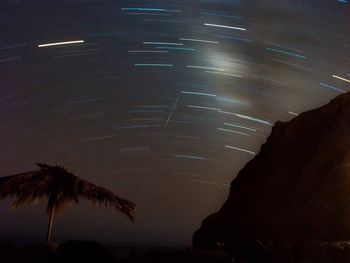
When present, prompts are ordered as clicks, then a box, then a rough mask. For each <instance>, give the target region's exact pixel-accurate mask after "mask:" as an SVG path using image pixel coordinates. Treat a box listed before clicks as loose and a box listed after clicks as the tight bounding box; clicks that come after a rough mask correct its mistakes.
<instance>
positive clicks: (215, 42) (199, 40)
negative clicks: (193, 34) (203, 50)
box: [179, 37, 220, 44]
mask: <svg viewBox="0 0 350 263" xmlns="http://www.w3.org/2000/svg"><path fill="white" fill-rule="evenodd" d="M179 40H183V41H193V42H202V43H210V44H219V43H220V42H218V41H210V40H203V39H194V38H182V37H181V38H179Z"/></svg>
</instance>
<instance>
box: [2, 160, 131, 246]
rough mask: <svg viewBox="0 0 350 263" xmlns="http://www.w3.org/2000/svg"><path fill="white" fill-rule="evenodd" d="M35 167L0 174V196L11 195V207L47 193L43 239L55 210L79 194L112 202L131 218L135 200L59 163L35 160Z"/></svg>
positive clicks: (91, 198)
mask: <svg viewBox="0 0 350 263" xmlns="http://www.w3.org/2000/svg"><path fill="white" fill-rule="evenodd" d="M37 165H38V166H39V167H40V169H39V170H35V171H31V172H27V173H20V174H16V175H10V176H6V177H0V198H5V197H7V196H13V197H15V201H14V202H13V204H12V207H14V208H17V207H19V206H20V205H22V204H25V203H29V202H33V201H36V200H41V199H43V198H45V197H47V199H48V202H47V208H46V212H47V213H48V214H49V225H48V230H47V241H50V239H51V229H52V222H53V217H54V214H55V211H56V212H57V211H61V210H63V208H64V207H65V206H66V205H67V204H68V203H70V202H75V203H78V202H79V198H80V197H82V198H85V199H87V200H89V201H90V202H91V203H92V204H93V205H102V204H105V205H106V206H107V205H112V206H113V207H114V208H115V209H117V210H119V211H120V212H122V213H123V214H125V215H126V216H127V217H129V219H130V220H132V221H133V220H134V212H135V208H136V206H135V204H134V203H132V202H130V201H128V200H126V199H123V198H120V197H119V196H117V195H115V194H114V193H113V192H111V191H109V190H107V189H105V188H103V187H100V186H97V185H95V184H93V183H90V182H87V181H85V180H83V179H81V178H79V177H78V176H76V175H75V174H73V173H71V172H70V171H69V170H68V169H66V168H65V167H63V166H60V165H55V166H51V165H47V164H42V163H37Z"/></svg>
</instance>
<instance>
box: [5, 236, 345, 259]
mask: <svg viewBox="0 0 350 263" xmlns="http://www.w3.org/2000/svg"><path fill="white" fill-rule="evenodd" d="M0 262H2V263H12V262H15V263H17V262H20V263H29V262H30V263H34V262H35V263H45V262H47V263H49V262H84V263H88V262H100V263H104V262H116V263H117V262H123V263H144V262H153V263H157V262H159V263H163V262H164V263H186V262H188V263H191V262H196V263H197V262H198V263H202V262H203V263H206V262H207V263H211V262H213V263H214V262H215V263H220V262H222V263H226V262H241V263H243V262H245V263H255V262H257V263H258V262H261V263H270V262H271V263H302V262H303V263H306V262H317V263H338V262H339V263H343V262H344V263H345V262H350V242H337V243H321V242H318V241H315V240H314V241H309V242H305V243H303V244H299V245H298V246H295V247H292V246H291V245H290V244H287V243H286V244H267V245H263V244H261V243H260V242H257V241H255V242H246V243H245V244H240V245H239V246H236V247H232V248H231V250H230V251H223V250H219V249H217V250H193V249H189V248H187V249H186V248H182V249H180V248H179V249H175V248H108V247H106V246H103V245H102V244H99V243H97V242H91V241H68V242H65V243H62V244H61V245H57V244H55V243H37V244H30V245H21V246H15V245H2V247H1V249H0Z"/></svg>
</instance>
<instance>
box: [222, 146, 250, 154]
mask: <svg viewBox="0 0 350 263" xmlns="http://www.w3.org/2000/svg"><path fill="white" fill-rule="evenodd" d="M225 148H228V149H233V150H237V151H241V152H246V153H249V154H251V155H255V154H256V153H255V152H252V151H248V150H245V149H242V148H238V147H234V146H230V145H225Z"/></svg>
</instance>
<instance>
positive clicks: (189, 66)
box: [186, 65, 225, 71]
mask: <svg viewBox="0 0 350 263" xmlns="http://www.w3.org/2000/svg"><path fill="white" fill-rule="evenodd" d="M186 68H198V69H207V70H217V71H225V70H224V69H222V68H213V67H203V66H192V65H186Z"/></svg>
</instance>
